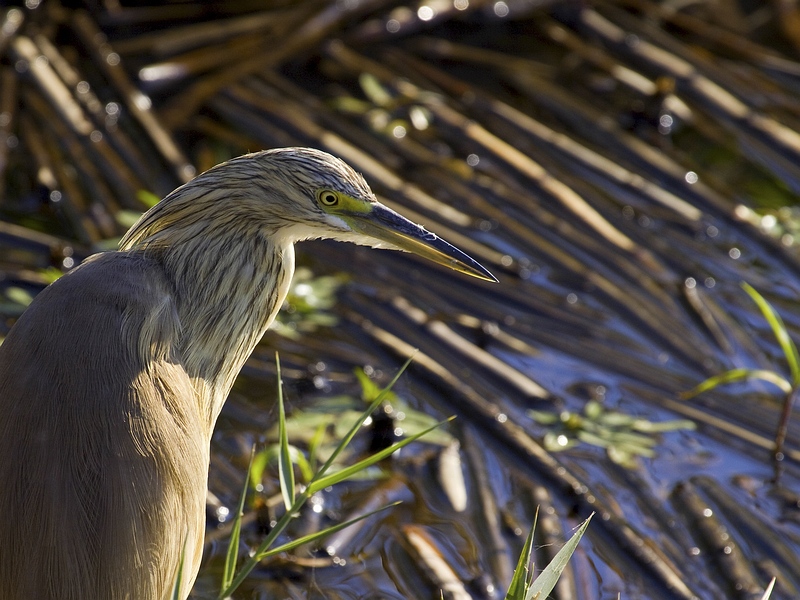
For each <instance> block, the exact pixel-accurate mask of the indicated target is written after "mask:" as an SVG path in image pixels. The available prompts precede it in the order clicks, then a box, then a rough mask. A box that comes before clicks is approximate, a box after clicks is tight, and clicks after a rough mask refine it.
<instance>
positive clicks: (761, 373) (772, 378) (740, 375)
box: [680, 369, 792, 400]
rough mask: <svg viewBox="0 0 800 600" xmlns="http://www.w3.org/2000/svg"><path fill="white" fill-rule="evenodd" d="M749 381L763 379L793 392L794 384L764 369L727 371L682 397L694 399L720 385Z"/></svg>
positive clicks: (783, 389)
mask: <svg viewBox="0 0 800 600" xmlns="http://www.w3.org/2000/svg"><path fill="white" fill-rule="evenodd" d="M749 379H761V380H762V381H767V382H769V383H772V384H774V385H776V386H778V387H779V388H780V389H781V391H782V392H784V393H786V394H789V393H791V391H792V384H791V383H790V382H789V381H787V380H786V379H785V378H784V377H782V376H780V375H779V374H778V373H775V372H774V371H766V370H764V369H731V370H730V371H725V372H724V373H720V374H719V375H714V376H713V377H709V378H708V379H706V380H705V381H703V382H702V383H700V384H698V385H697V386H695V387H693V388H692V389H691V390H689V391H688V392H683V393H682V394H681V395H680V397H681V398H682V399H684V400H688V399H689V398H693V397H695V396H697V395H698V394H702V393H703V392H707V391H708V390H712V389H714V388H715V387H717V386H719V385H724V384H726V383H736V382H739V381H746V380H749Z"/></svg>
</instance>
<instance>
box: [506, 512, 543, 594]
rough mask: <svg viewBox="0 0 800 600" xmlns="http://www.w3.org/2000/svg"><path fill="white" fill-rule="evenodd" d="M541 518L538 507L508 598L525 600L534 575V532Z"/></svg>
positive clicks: (512, 579)
mask: <svg viewBox="0 0 800 600" xmlns="http://www.w3.org/2000/svg"><path fill="white" fill-rule="evenodd" d="M538 520H539V507H538V506H537V507H536V516H535V517H534V519H533V525H531V530H530V531H529V532H528V537H527V539H526V540H525V544H524V545H523V546H522V552H520V555H519V560H518V561H517V568H516V569H514V576H513V577H512V578H511V583H510V584H509V586H508V592H507V593H506V600H524V598H525V591H526V590H527V589H528V587H529V586H530V583H531V580H532V577H533V565H532V564H531V554H532V553H533V533H534V532H535V531H536V523H537V521H538Z"/></svg>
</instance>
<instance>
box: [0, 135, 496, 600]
mask: <svg viewBox="0 0 800 600" xmlns="http://www.w3.org/2000/svg"><path fill="white" fill-rule="evenodd" d="M313 238H332V239H335V240H341V241H347V242H355V243H356V244H364V245H369V246H375V247H386V248H394V249H401V250H406V251H410V252H414V253H416V254H418V255H421V256H423V257H426V258H428V259H431V260H432V261H434V262H436V263H440V264H443V265H447V266H449V267H452V268H453V269H455V270H457V271H461V272H462V273H466V274H469V275H472V276H475V277H478V278H481V279H485V280H492V281H493V280H494V277H493V276H492V275H491V274H490V273H489V272H488V271H487V270H486V269H485V268H483V267H482V266H481V265H480V264H478V263H477V262H476V261H474V260H473V259H472V258H470V257H469V256H467V255H466V254H464V253H463V252H461V251H460V250H458V249H456V248H455V247H453V246H451V245H450V244H448V243H447V242H445V241H444V240H442V239H441V238H439V237H437V236H436V235H434V234H432V233H429V232H427V231H426V230H425V229H423V228H422V227H420V226H418V225H415V224H413V223H412V222H410V221H408V220H407V219H405V218H404V217H402V216H400V215H398V214H397V213H395V212H393V211H392V210H390V209H388V208H386V207H385V206H383V205H382V204H380V203H378V202H377V201H376V199H375V196H374V194H373V193H372V192H371V191H370V188H369V187H368V185H367V183H366V182H365V181H364V179H363V178H362V177H361V176H360V175H358V174H357V173H356V172H355V171H354V170H353V169H351V168H350V167H349V166H348V165H346V164H345V163H344V162H342V161H341V160H339V159H337V158H334V157H333V156H331V155H329V154H326V153H324V152H320V151H317V150H311V149H307V148H284V149H276V150H268V151H265V152H259V153H255V154H249V155H246V156H241V157H239V158H235V159H233V160H231V161H229V162H226V163H224V164H221V165H218V166H216V167H214V168H212V169H210V170H209V171H206V172H205V173H203V174H202V175H200V176H198V177H197V178H195V179H194V180H193V181H191V182H189V183H187V184H186V185H184V186H182V187H180V188H178V189H177V190H175V191H174V192H172V193H171V194H169V195H168V196H167V197H166V198H165V199H164V200H162V201H161V202H159V203H158V204H157V205H156V206H155V207H153V208H152V209H150V210H149V211H148V212H146V213H145V214H144V215H143V216H142V218H141V219H139V221H138V222H137V223H136V224H135V225H134V226H133V227H132V228H131V230H130V231H128V233H127V234H126V235H125V236H124V238H123V239H122V241H121V243H120V249H119V250H118V251H116V252H107V253H102V254H97V255H94V256H92V257H90V258H89V259H88V260H86V261H84V263H83V264H81V265H80V266H79V267H77V268H76V269H74V270H73V271H71V272H70V273H68V274H66V275H64V276H63V277H61V278H60V279H59V280H58V281H56V282H55V283H53V284H52V285H50V286H49V287H48V288H46V289H45V290H44V291H42V292H41V293H40V294H39V295H38V296H37V297H36V299H35V300H34V301H33V303H32V304H31V305H30V307H29V308H28V309H27V310H26V311H25V313H24V314H23V315H22V316H21V317H20V318H19V320H18V321H17V323H16V324H15V325H14V327H13V328H12V329H11V331H10V332H9V334H8V336H7V337H6V339H5V341H4V342H3V344H2V345H0V600H56V599H58V600H90V599H91V600H126V599H127V600H166V599H167V598H170V597H172V596H171V595H172V593H173V589H172V588H173V585H174V581H175V578H176V573H177V571H178V567H179V563H180V561H181V556H182V552H183V550H184V547H185V555H184V559H183V560H184V574H188V576H185V577H184V582H185V583H184V586H183V589H181V590H178V597H180V598H186V597H187V596H188V594H189V590H190V588H191V585H192V583H193V582H194V579H195V577H196V575H197V571H198V569H199V566H200V560H201V555H202V549H203V535H204V520H205V499H206V491H207V489H206V488H207V481H208V466H209V451H210V450H209V445H210V439H211V434H212V431H213V429H214V423H215V421H216V419H217V416H218V415H219V413H220V410H221V409H222V405H223V403H224V402H225V398H226V397H227V395H228V392H229V391H230V389H231V386H232V385H233V382H234V379H235V377H236V375H237V374H238V373H239V371H240V370H241V368H242V366H243V365H244V362H245V360H247V357H248V356H249V355H250V353H251V352H252V351H253V348H254V347H255V345H256V343H257V342H258V341H259V339H260V338H261V336H262V335H263V333H264V331H265V330H266V329H267V327H269V325H270V323H271V322H272V320H273V318H274V317H275V314H276V313H277V311H278V309H279V308H280V306H281V303H282V302H283V300H284V298H285V297H286V293H287V290H288V288H289V283H290V280H291V278H292V273H293V270H294V243H295V242H299V241H301V240H308V239H313Z"/></svg>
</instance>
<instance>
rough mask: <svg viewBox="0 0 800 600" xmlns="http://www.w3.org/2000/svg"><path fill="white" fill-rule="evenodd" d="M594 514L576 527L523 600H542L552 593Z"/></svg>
mask: <svg viewBox="0 0 800 600" xmlns="http://www.w3.org/2000/svg"><path fill="white" fill-rule="evenodd" d="M593 516H594V513H592V514H591V515H589V517H588V518H587V519H586V520H585V521H584V522H583V523H582V524H581V526H580V527H578V530H577V531H576V532H575V533H574V534H573V535H572V537H571V538H569V541H568V542H567V543H566V544H564V546H563V547H562V548H561V550H559V551H558V553H557V554H556V555H555V556H554V557H553V560H552V561H550V564H549V565H547V566H546V567H545V568H544V570H542V572H541V573H539V576H538V577H537V578H536V581H534V582H533V584H531V587H530V589H528V593H527V595H526V596H525V600H531V599H533V598H537V599H541V600H544V598H547V597H548V596H549V595H550V592H552V591H553V588H555V587H556V583H557V582H558V578H559V577H561V572H562V571H563V570H564V568H565V567H566V566H567V563H568V562H569V559H570V558H571V557H572V554H573V553H574V552H575V549H576V548H577V547H578V542H580V541H581V538H582V537H583V534H584V532H585V531H586V528H587V527H589V521H591V520H592V517H593Z"/></svg>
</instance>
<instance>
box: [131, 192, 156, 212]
mask: <svg viewBox="0 0 800 600" xmlns="http://www.w3.org/2000/svg"><path fill="white" fill-rule="evenodd" d="M136 198H137V199H138V200H139V202H141V203H142V204H144V205H145V206H146V207H147V208H152V207H154V206H155V205H156V204H158V203H159V202H160V201H161V198H159V197H158V196H156V195H155V194H154V193H153V192H148V191H147V190H139V191H138V192H136Z"/></svg>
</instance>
